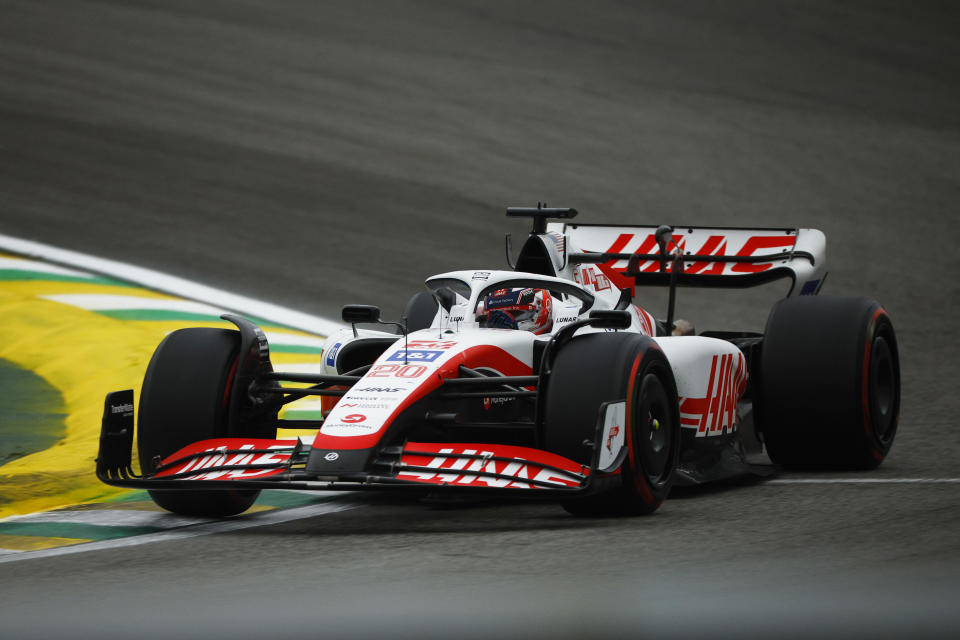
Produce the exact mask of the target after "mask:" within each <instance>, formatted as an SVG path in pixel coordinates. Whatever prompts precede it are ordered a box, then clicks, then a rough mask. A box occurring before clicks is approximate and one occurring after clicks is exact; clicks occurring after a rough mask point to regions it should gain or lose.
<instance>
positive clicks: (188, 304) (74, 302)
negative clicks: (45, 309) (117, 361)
mask: <svg viewBox="0 0 960 640" xmlns="http://www.w3.org/2000/svg"><path fill="white" fill-rule="evenodd" d="M40 297H41V298H44V299H45V300H51V301H53V302H59V303H60V304H68V305H70V306H71V307H79V308H80V309H86V310H88V311H115V310H117V309H121V310H125V309H136V310H145V311H146V310H149V311H181V312H186V313H203V314H207V315H211V316H218V315H220V314H222V313H224V310H223V309H219V308H217V307H212V306H210V305H209V304H204V303H202V302H194V301H193V300H164V299H161V298H145V297H143V296H117V295H104V294H99V293H58V294H53V295H49V296H40Z"/></svg>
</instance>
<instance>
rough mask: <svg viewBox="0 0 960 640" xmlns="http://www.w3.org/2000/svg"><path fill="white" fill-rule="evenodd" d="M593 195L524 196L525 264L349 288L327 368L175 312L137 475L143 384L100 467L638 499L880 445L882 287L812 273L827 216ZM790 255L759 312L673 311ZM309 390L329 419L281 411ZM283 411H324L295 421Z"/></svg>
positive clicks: (891, 421) (188, 497)
mask: <svg viewBox="0 0 960 640" xmlns="http://www.w3.org/2000/svg"><path fill="white" fill-rule="evenodd" d="M576 213H577V212H576V210H574V209H557V208H551V209H548V208H543V207H540V206H538V207H537V208H510V209H508V210H507V215H508V216H526V217H530V218H532V222H533V230H532V231H531V232H530V235H529V237H528V238H527V239H526V241H525V243H524V244H523V247H522V249H521V251H520V252H519V254H518V255H517V258H516V261H515V264H513V260H512V255H511V254H512V251H511V247H510V238H509V236H508V237H507V261H508V264H510V266H511V269H510V270H501V271H495V270H484V271H452V272H449V273H443V274H439V275H436V276H433V277H430V278H428V279H427V280H426V290H424V291H422V292H420V293H418V294H416V295H414V296H413V298H412V299H411V300H410V302H409V303H408V304H407V307H406V309H405V311H404V313H403V315H402V316H401V318H400V321H399V322H395V323H392V322H383V321H381V320H380V310H379V309H378V308H377V307H373V306H363V305H350V306H345V307H344V308H343V320H344V322H345V323H346V324H345V328H344V329H343V330H341V331H340V332H339V333H336V334H335V335H331V336H329V337H328V339H327V342H326V345H325V348H324V352H323V355H322V358H323V369H322V370H321V371H320V372H318V373H309V374H306V373H302V372H299V373H294V372H290V373H285V372H282V371H275V370H274V368H273V365H272V364H271V361H270V348H269V345H268V342H267V338H266V336H265V335H264V332H263V331H262V330H261V329H260V328H259V327H257V326H256V325H254V324H253V323H252V322H250V321H249V320H246V319H244V318H241V317H238V316H234V315H225V316H223V317H224V319H226V320H229V321H230V322H231V323H233V324H234V325H236V329H235V330H227V329H215V328H191V329H181V330H179V331H174V332H173V333H171V334H169V335H168V336H167V337H166V338H165V339H164V340H163V342H161V343H160V345H159V346H158V347H157V349H156V351H155V353H154V355H153V358H152V359H151V361H150V364H149V366H148V367H147V371H146V374H145V377H144V380H143V387H142V392H141V394H140V399H139V403H138V404H139V414H138V423H137V450H138V454H139V460H140V469H141V473H142V475H138V474H136V473H135V472H134V471H133V469H132V467H131V457H132V449H133V433H134V424H133V414H134V409H133V400H134V398H133V391H132V390H126V391H117V392H113V393H111V394H109V395H108V396H107V399H106V406H105V411H104V417H103V425H102V431H101V437H100V450H99V456H98V458H97V474H98V476H99V477H100V479H101V480H103V481H104V482H106V483H108V484H111V485H116V486H121V487H140V488H146V489H148V490H149V492H150V495H151V496H152V497H153V499H154V500H155V501H156V503H157V504H158V505H160V506H161V507H163V508H165V509H167V510H169V511H173V512H176V513H181V514H189V515H202V516H228V515H233V514H237V513H240V512H242V511H244V510H246V509H247V508H248V507H250V506H251V504H252V503H253V501H254V500H255V499H256V497H257V494H258V492H259V491H260V490H262V489H268V488H270V489H296V490H305V489H321V490H331V489H344V490H357V489H372V488H376V489H380V490H385V489H400V488H406V489H410V488H414V489H420V490H424V489H426V490H429V491H432V492H442V491H448V492H467V493H471V492H473V493H497V494H500V495H503V496H518V497H519V496H523V497H535V498H538V499H548V500H556V501H557V502H559V503H560V504H562V505H563V507H564V508H565V509H566V510H567V511H569V512H571V513H574V514H583V515H638V514H648V513H652V512H653V511H655V510H656V509H657V508H658V507H659V506H660V504H661V502H663V500H664V499H665V498H666V497H667V494H668V493H669V491H670V489H671V486H673V485H674V484H678V485H679V484H699V483H706V482H713V481H717V480H722V479H726V478H731V477H735V476H742V475H745V474H760V475H765V474H768V473H770V472H771V471H772V470H775V469H776V468H777V466H783V467H787V468H817V469H870V468H874V467H876V466H877V465H879V464H880V463H881V461H882V460H883V459H884V457H885V456H886V455H887V452H888V451H889V450H890V446H891V444H892V442H893V438H894V434H895V432H896V429H897V420H898V413H899V403H900V377H899V375H900V374H899V371H900V370H899V361H898V353H897V340H896V335H895V333H894V329H893V325H892V324H891V321H890V318H889V317H888V315H887V313H886V312H885V311H884V309H883V307H881V306H880V305H879V304H878V303H877V302H875V301H873V300H870V299H866V298H854V297H820V296H818V295H816V294H818V293H819V291H820V288H821V285H822V284H823V281H824V277H825V276H826V271H825V264H824V258H825V246H826V240H825V237H824V235H823V234H822V233H821V232H820V231H817V230H815V229H734V228H698V227H669V226H661V227H645V226H610V225H589V224H579V223H574V222H572V219H573V218H574V216H575V215H576ZM553 220H556V222H554V221H553ZM780 278H783V279H786V280H788V281H789V282H790V290H789V292H788V294H787V296H786V297H785V298H784V299H782V300H780V301H778V302H777V303H776V304H775V305H774V306H773V308H772V310H771V312H770V314H769V318H768V320H767V323H766V327H765V330H764V332H763V333H762V334H761V333H750V332H743V331H736V330H733V331H705V332H702V333H700V334H699V335H693V331H692V330H691V327H690V325H689V323H684V322H680V321H675V319H674V317H673V315H674V306H675V296H676V291H677V289H678V288H680V287H749V286H753V285H757V284H762V283H767V282H770V281H772V280H775V279H780ZM647 285H652V286H663V287H668V288H669V300H670V302H669V307H668V309H667V315H666V318H664V319H662V320H658V319H656V318H655V317H654V316H653V315H651V314H650V313H649V312H648V311H647V310H645V309H642V308H640V307H639V306H637V305H635V304H634V303H633V294H634V291H635V288H636V287H637V286H647ZM347 326H349V327H350V328H346V327H347ZM371 327H373V328H371ZM312 396H320V397H321V400H320V402H321V403H322V405H323V408H324V411H323V413H322V414H321V415H322V420H315V421H307V420H296V421H294V420H283V419H279V418H278V414H279V410H280V409H281V408H282V407H283V406H284V405H287V404H289V403H293V402H297V401H298V400H301V399H303V398H307V397H312ZM314 402H316V400H314ZM278 427H292V428H297V429H303V430H305V429H316V434H315V435H314V436H313V437H312V438H311V437H304V436H301V437H298V438H291V439H282V438H279V439H278V438H277V428H278ZM764 453H765V454H766V456H764V455H763V454H764ZM771 462H772V463H773V464H771Z"/></svg>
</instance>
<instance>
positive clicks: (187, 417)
mask: <svg viewBox="0 0 960 640" xmlns="http://www.w3.org/2000/svg"><path fill="white" fill-rule="evenodd" d="M239 351H240V334H239V332H237V331H231V330H228V329H208V328H193V329H180V330H178V331H174V332H173V333H170V334H169V335H168V336H167V337H166V338H164V340H163V342H161V343H160V345H159V346H158V347H157V349H156V351H154V354H153V358H152V359H151V360H150V364H149V366H148V367H147V372H146V374H145V375H144V378H143V389H142V391H141V392H140V409H139V413H138V417H137V422H138V427H137V450H138V453H139V457H140V469H141V471H142V473H144V474H145V475H146V474H150V473H153V472H154V471H155V469H156V461H157V460H160V459H162V458H165V457H167V456H169V455H170V454H172V453H175V452H177V451H178V450H180V449H182V448H183V447H185V446H187V445H188V444H191V443H193V442H197V441H200V440H207V439H210V438H224V437H228V436H241V435H244V434H237V433H232V430H231V429H230V425H229V420H228V416H229V408H230V389H231V386H232V382H233V378H234V375H235V374H236V370H237V366H238V357H239ZM259 493H260V492H259V491H251V490H242V491H238V490H227V491H186V490H184V491H158V490H150V497H151V498H153V501H154V502H156V503H157V505H159V506H160V507H163V508H164V509H166V510H167V511H172V512H173V513H179V514H183V515H188V516H202V517H225V516H232V515H235V514H238V513H241V512H243V511H246V510H247V509H249V508H250V506H251V505H252V504H253V502H254V501H255V500H256V499H257V495H259Z"/></svg>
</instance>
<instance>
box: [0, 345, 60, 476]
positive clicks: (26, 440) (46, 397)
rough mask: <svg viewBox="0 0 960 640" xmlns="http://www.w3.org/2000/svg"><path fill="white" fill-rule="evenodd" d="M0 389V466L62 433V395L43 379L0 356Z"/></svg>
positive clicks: (50, 443)
mask: <svg viewBox="0 0 960 640" xmlns="http://www.w3.org/2000/svg"><path fill="white" fill-rule="evenodd" d="M0 393H2V394H3V401H2V402H0V466H2V465H4V464H6V463H8V462H10V461H11V460H15V459H17V458H22V457H23V456H25V455H28V454H31V453H34V452H36V451H43V450H44V449H48V448H49V447H51V446H53V445H54V444H56V442H57V441H58V440H60V439H61V438H62V437H63V436H64V432H65V430H66V424H65V423H64V420H66V417H67V414H66V411H65V408H64V404H63V397H62V396H61V395H60V392H59V391H57V389H55V388H54V387H52V386H50V384H48V383H47V381H46V380H44V379H43V378H41V377H40V376H38V375H37V374H35V373H33V372H32V371H27V370H26V369H21V368H20V367H18V366H16V365H15V364H13V363H12V362H9V361H7V360H0Z"/></svg>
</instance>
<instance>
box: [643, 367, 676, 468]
mask: <svg viewBox="0 0 960 640" xmlns="http://www.w3.org/2000/svg"><path fill="white" fill-rule="evenodd" d="M639 396H640V402H639V407H638V409H639V410H638V411H637V428H636V435H637V438H636V444H637V448H638V449H639V459H640V464H641V466H642V467H643V469H642V470H643V473H644V474H646V476H647V479H648V480H649V481H650V483H651V484H654V485H659V484H663V483H664V482H665V481H666V480H667V478H668V477H669V475H670V471H671V469H670V462H671V457H672V454H673V444H674V443H673V431H674V429H673V424H672V422H673V416H672V414H671V412H670V403H669V399H668V397H667V392H666V389H664V387H663V383H662V382H660V378H658V377H657V376H656V375H655V374H653V373H648V374H647V375H646V376H644V378H643V382H642V383H641V384H640V390H639Z"/></svg>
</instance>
